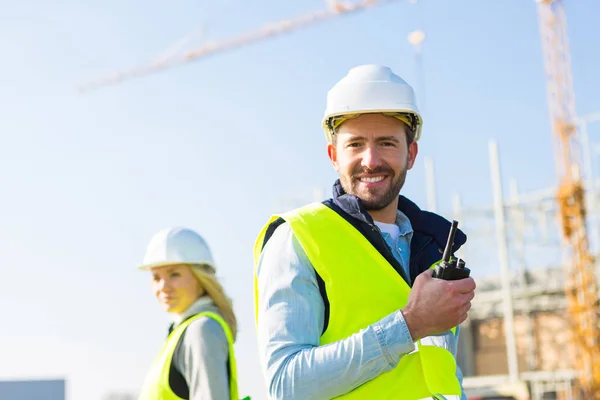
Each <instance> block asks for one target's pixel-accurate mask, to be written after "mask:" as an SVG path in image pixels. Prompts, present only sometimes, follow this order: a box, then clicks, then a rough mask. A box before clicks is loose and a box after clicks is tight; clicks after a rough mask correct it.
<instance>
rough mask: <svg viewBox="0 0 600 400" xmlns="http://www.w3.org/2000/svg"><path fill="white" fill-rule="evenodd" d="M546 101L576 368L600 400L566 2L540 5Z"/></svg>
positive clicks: (599, 350) (599, 354)
mask: <svg viewBox="0 0 600 400" xmlns="http://www.w3.org/2000/svg"><path fill="white" fill-rule="evenodd" d="M537 2H538V4H537V9H538V17H539V25H540V34H541V38H542V48H543V55H544V67H545V70H546V78H547V82H546V83H547V96H548V106H549V109H550V119H551V125H552V132H553V143H554V150H555V163H556V173H557V176H558V185H559V186H558V193H557V201H558V208H559V216H560V222H561V226H562V236H563V239H564V243H565V245H566V249H567V250H568V251H569V253H570V254H569V255H568V259H569V260H568V262H567V276H568V282H567V284H566V295H567V300H568V312H569V316H570V317H571V320H570V321H569V322H570V323H571V332H572V335H573V341H574V343H575V347H576V354H575V357H574V362H575V368H576V370H577V371H578V372H579V386H580V389H581V390H582V392H583V393H584V394H583V397H582V398H585V399H600V327H599V326H598V321H599V317H598V307H599V302H598V285H597V281H596V276H595V272H594V259H593V257H592V256H591V254H590V251H589V243H588V234H587V228H586V208H585V191H584V186H583V178H582V174H581V171H582V163H581V161H580V151H579V150H580V149H579V148H578V146H577V138H578V137H577V127H576V112H575V94H574V90H573V78H572V75H571V60H570V54H569V41H568V35H567V22H566V16H565V9H564V4H563V1H562V0H537Z"/></svg>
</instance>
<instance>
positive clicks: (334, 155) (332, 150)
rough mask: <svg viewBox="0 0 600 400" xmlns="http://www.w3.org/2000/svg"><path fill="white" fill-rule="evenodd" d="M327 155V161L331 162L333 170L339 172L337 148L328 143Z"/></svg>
mask: <svg viewBox="0 0 600 400" xmlns="http://www.w3.org/2000/svg"><path fill="white" fill-rule="evenodd" d="M327 155H328V156H329V159H330V160H331V165H333V168H334V169H335V170H336V171H337V172H340V167H339V165H338V162H337V148H336V147H335V145H334V144H332V143H329V144H328V145H327Z"/></svg>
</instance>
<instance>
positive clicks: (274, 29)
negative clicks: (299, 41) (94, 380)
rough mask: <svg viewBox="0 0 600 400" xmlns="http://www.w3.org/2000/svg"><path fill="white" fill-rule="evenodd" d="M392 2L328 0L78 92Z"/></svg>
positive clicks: (384, 0) (86, 85)
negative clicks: (313, 8)
mask: <svg viewBox="0 0 600 400" xmlns="http://www.w3.org/2000/svg"><path fill="white" fill-rule="evenodd" d="M393 1H397V0H363V1H361V2H359V3H353V4H348V3H342V2H339V1H335V0H328V1H327V4H328V6H329V7H328V8H327V9H324V10H318V11H314V12H312V13H309V14H305V15H301V16H299V17H296V18H293V19H288V20H283V21H279V22H273V23H268V24H266V25H264V26H263V27H262V28H260V29H259V30H257V31H252V32H248V33H245V34H242V35H240V36H237V37H234V38H232V39H226V40H222V41H215V42H208V43H206V44H204V45H203V46H201V47H199V48H196V49H193V50H189V51H186V52H183V53H180V54H173V55H170V56H167V57H160V58H159V59H157V60H156V61H154V62H151V63H149V64H146V65H141V66H138V67H135V68H132V69H129V70H125V71H119V72H116V73H114V74H112V75H110V76H107V77H105V78H101V79H98V80H95V81H91V82H88V83H85V84H83V85H80V86H79V87H78V91H79V93H84V92H87V91H91V90H93V89H97V88H100V87H102V86H107V85H111V84H116V83H119V82H122V81H124V80H126V79H131V78H134V77H139V76H142V75H147V74H150V73H153V72H157V71H159V70H164V69H166V68H171V67H174V66H176V65H179V64H183V63H185V62H189V61H193V60H197V59H200V58H204V57H207V56H209V55H213V54H215V53H219V52H224V51H226V50H233V49H236V48H238V47H242V46H245V45H248V44H251V43H255V42H259V41H261V40H265V39H268V38H271V37H274V36H278V35H281V34H284V33H289V32H292V31H295V30H298V29H301V28H305V27H308V26H310V25H313V24H316V23H318V22H323V21H326V20H329V19H331V18H333V17H337V16H342V15H349V14H352V13H356V12H358V11H362V10H365V9H367V8H369V7H372V6H375V5H383V4H385V3H391V2H393Z"/></svg>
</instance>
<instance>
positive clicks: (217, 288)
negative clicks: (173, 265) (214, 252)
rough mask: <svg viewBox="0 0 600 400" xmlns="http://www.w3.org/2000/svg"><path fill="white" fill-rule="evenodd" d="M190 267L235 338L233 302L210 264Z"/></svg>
mask: <svg viewBox="0 0 600 400" xmlns="http://www.w3.org/2000/svg"><path fill="white" fill-rule="evenodd" d="M190 269H191V270H192V273H193V274H194V275H195V276H196V278H197V279H198V281H199V282H200V285H202V288H203V289H204V290H205V291H206V293H207V294H208V296H210V298H211V299H212V301H213V302H214V303H215V305H216V306H217V308H218V309H219V312H220V313H221V315H222V317H223V319H224V320H225V322H227V325H229V329H231V335H232V336H233V339H234V340H235V338H236V336H237V318H236V317H235V313H234V311H233V304H232V301H231V299H230V298H229V297H228V296H227V294H226V293H225V290H224V289H223V286H222V285H221V284H220V283H219V281H218V280H217V276H216V275H215V272H214V268H213V267H212V266H210V265H191V266H190Z"/></svg>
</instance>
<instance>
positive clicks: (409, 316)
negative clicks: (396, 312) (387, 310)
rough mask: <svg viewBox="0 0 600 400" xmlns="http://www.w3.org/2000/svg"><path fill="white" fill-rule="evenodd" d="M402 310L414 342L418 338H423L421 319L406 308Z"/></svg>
mask: <svg viewBox="0 0 600 400" xmlns="http://www.w3.org/2000/svg"><path fill="white" fill-rule="evenodd" d="M400 312H401V313H402V316H403V317H404V322H405V323H406V327H407V328H408V332H409V333H410V336H411V338H412V340H413V342H416V341H417V340H419V339H421V338H422V337H423V336H422V332H421V328H420V321H419V319H418V318H416V317H415V315H414V314H413V313H412V312H411V311H410V310H407V309H406V308H405V309H402V310H400Z"/></svg>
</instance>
